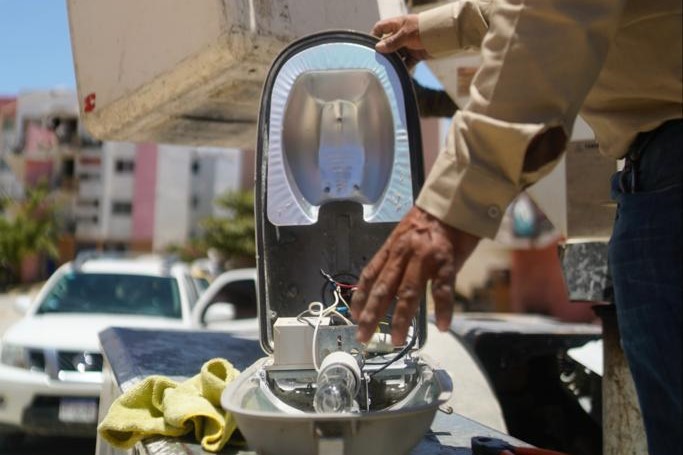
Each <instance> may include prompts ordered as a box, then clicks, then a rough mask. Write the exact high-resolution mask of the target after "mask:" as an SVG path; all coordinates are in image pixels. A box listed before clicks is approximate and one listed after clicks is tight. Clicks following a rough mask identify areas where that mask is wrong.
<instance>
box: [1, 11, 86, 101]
mask: <svg viewBox="0 0 683 455" xmlns="http://www.w3.org/2000/svg"><path fill="white" fill-rule="evenodd" d="M57 86H60V87H70V88H75V87H76V80H75V77H74V68H73V58H72V57H71V43H70V41H69V24H68V20H67V14H66V1H65V0H0V96H1V95H16V94H17V93H19V91H20V90H30V89H48V88H54V87H57Z"/></svg>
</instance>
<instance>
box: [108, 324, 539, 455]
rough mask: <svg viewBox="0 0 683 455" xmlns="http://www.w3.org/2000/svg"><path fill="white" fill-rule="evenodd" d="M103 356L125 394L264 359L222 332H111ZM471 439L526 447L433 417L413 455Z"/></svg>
mask: <svg viewBox="0 0 683 455" xmlns="http://www.w3.org/2000/svg"><path fill="white" fill-rule="evenodd" d="M100 343H101V345H102V350H103V354H104V356H105V357H106V359H107V361H108V362H109V365H110V366H111V370H112V373H113V375H114V378H115V380H116V382H117V384H118V386H119V388H120V389H121V391H122V392H125V391H126V390H127V389H128V388H130V387H131V386H132V385H133V384H135V383H137V382H139V381H141V380H142V379H144V378H145V377H147V376H149V375H163V376H168V377H170V378H173V379H176V380H182V379H185V378H188V377H191V376H193V375H195V374H196V373H197V372H198V371H199V370H200V368H201V366H202V365H203V364H204V363H205V362H206V361H207V360H210V359H212V358H216V357H223V358H226V359H228V360H229V361H230V362H231V363H233V365H235V367H236V368H237V369H239V370H244V369H246V368H247V367H248V366H249V365H251V364H252V363H253V362H255V361H256V360H257V359H259V358H261V357H263V356H264V353H263V351H262V350H261V347H260V345H259V342H258V341H257V340H248V339H242V338H237V337H234V336H232V335H230V334H227V333H222V332H208V331H183V330H146V329H125V328H115V327H114V328H109V329H106V330H104V331H103V332H102V333H100ZM473 436H489V437H494V438H499V439H503V440H506V441H508V442H510V443H511V444H513V445H522V446H525V445H527V444H524V443H523V442H521V441H519V440H516V439H514V438H512V437H510V436H508V435H505V434H503V433H500V432H498V431H496V430H493V429H491V428H488V427H486V426H484V425H481V424H479V423H477V422H474V421H472V420H470V419H467V418H465V417H463V416H461V415H459V414H456V413H453V414H445V413H443V412H441V411H439V412H437V413H436V416H435V418H434V421H433V423H432V426H431V429H430V431H429V432H427V433H426V434H425V436H424V438H423V439H422V441H421V442H420V443H419V444H418V446H417V447H415V448H414V449H413V450H412V451H411V452H410V454H411V455H432V454H437V453H438V454H441V455H470V454H471V450H470V440H471V438H472V437H473ZM141 445H142V447H140V449H142V450H143V453H144V452H146V453H148V454H163V455H174V454H183V455H188V454H190V455H206V454H208V453H207V452H205V451H204V450H202V448H201V446H200V445H199V443H197V442H195V441H194V440H193V439H192V438H190V437H185V438H166V437H157V438H150V439H148V440H145V441H143V443H141ZM220 453H221V454H224V455H227V454H229V455H233V454H235V455H243V454H244V455H246V454H255V452H252V451H250V450H248V449H246V448H243V447H242V448H240V447H232V446H227V447H225V448H224V449H223V450H222V451H221V452H220Z"/></svg>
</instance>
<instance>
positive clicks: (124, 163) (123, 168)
mask: <svg viewBox="0 0 683 455" xmlns="http://www.w3.org/2000/svg"><path fill="white" fill-rule="evenodd" d="M115 167H116V172H118V173H119V174H129V173H131V172H133V171H134V170H135V161H133V160H116V165H115Z"/></svg>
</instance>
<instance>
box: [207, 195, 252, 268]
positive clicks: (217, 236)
mask: <svg viewBox="0 0 683 455" xmlns="http://www.w3.org/2000/svg"><path fill="white" fill-rule="evenodd" d="M215 204H216V205H218V206H219V207H221V208H223V209H224V210H225V211H226V212H227V213H228V217H227V218H217V217H212V218H207V219H205V220H204V221H202V224H201V227H202V229H203V232H204V235H203V237H202V239H201V243H202V244H203V246H204V247H205V248H206V249H208V248H215V249H217V250H218V251H220V252H221V253H222V254H223V255H224V256H225V257H226V258H229V259H242V260H244V259H246V260H252V261H253V260H254V258H255V257H256V239H255V232H256V231H255V222H254V193H253V191H239V192H234V193H227V194H225V195H223V196H221V197H220V198H218V199H216V201H215Z"/></svg>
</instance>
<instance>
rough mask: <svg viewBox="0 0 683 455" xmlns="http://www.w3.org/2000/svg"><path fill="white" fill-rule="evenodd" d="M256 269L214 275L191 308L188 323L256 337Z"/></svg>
mask: <svg viewBox="0 0 683 455" xmlns="http://www.w3.org/2000/svg"><path fill="white" fill-rule="evenodd" d="M257 314H258V303H257V300H256V269H254V268H247V269H235V270H230V271H227V272H223V273H222V274H220V275H218V276H217V277H216V278H215V279H214V280H213V281H212V282H211V284H210V285H209V287H208V288H207V289H206V290H205V291H204V292H203V293H202V295H201V296H200V297H199V300H198V301H197V305H196V306H195V307H194V309H193V310H192V326H193V327H194V328H197V329H208V330H218V331H223V332H229V333H231V334H233V335H236V336H240V337H246V338H250V339H258V336H259V324H258V317H257Z"/></svg>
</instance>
